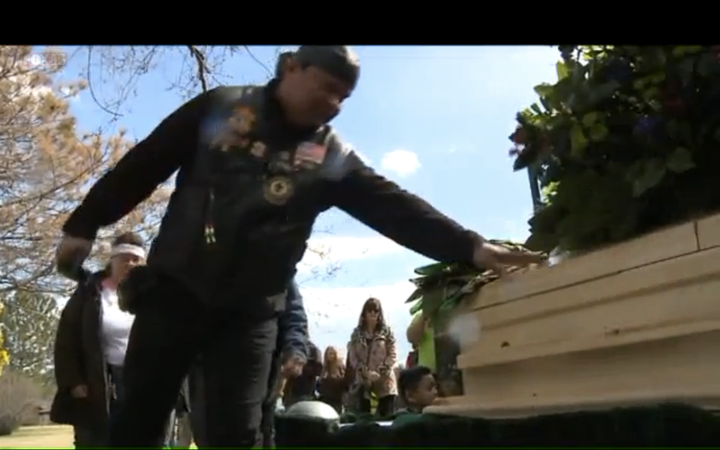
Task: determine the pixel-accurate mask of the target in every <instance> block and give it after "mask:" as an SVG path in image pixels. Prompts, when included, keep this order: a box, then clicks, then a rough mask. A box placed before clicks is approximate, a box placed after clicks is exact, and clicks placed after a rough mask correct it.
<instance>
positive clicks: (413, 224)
mask: <svg viewBox="0 0 720 450" xmlns="http://www.w3.org/2000/svg"><path fill="white" fill-rule="evenodd" d="M229 89H233V88H228V87H220V88H216V89H213V90H212V91H209V92H207V93H204V94H201V95H199V96H197V97H196V98H194V99H192V100H190V101H189V102H187V103H185V104H184V105H183V106H181V107H180V108H179V109H178V110H176V111H175V112H174V113H172V114H171V115H170V116H168V117H167V118H166V119H165V120H163V121H162V123H161V124H160V125H159V126H158V127H157V128H155V130H153V131H152V133H150V135H149V136H148V137H147V138H145V139H144V140H143V141H141V142H140V143H138V144H137V145H136V146H135V147H134V148H132V149H131V150H130V151H128V152H127V154H126V155H125V156H123V158H122V159H121V160H120V161H119V162H118V164H117V165H116V166H115V167H114V168H113V169H112V170H110V171H109V172H108V173H106V174H105V175H104V176H103V177H102V178H100V179H99V180H98V181H97V183H95V185H94V186H93V187H92V188H91V189H90V191H89V193H88V194H87V196H86V197H85V199H84V200H83V202H82V203H81V204H80V206H78V208H77V209H76V210H75V211H74V212H73V213H72V214H71V216H70V217H69V219H68V220H67V222H66V223H65V225H64V227H63V231H64V232H65V233H66V234H68V235H71V236H77V237H84V238H88V239H93V238H94V237H95V235H96V234H97V231H98V229H99V228H101V227H103V226H108V225H111V224H113V223H115V222H117V221H119V220H120V219H121V218H122V217H124V216H125V215H126V214H128V213H129V212H130V211H132V209H133V208H135V207H136V206H137V205H138V204H139V203H140V202H142V201H143V200H145V199H146V198H148V197H149V196H150V195H151V194H152V192H153V191H154V190H155V189H156V188H157V186H158V185H159V184H161V183H162V182H164V181H165V180H167V179H168V178H169V177H170V176H171V175H172V174H173V173H174V172H175V171H176V170H178V169H179V168H180V167H183V168H185V169H188V168H189V167H190V166H191V165H192V164H193V159H194V158H193V156H194V155H195V152H196V151H197V149H198V147H199V142H200V124H201V122H202V120H203V119H204V118H205V117H206V115H207V114H208V112H209V111H210V110H211V108H212V107H213V105H214V104H216V102H218V101H219V99H220V98H222V97H223V96H224V95H226V93H227V90H229ZM274 111H279V107H277V105H276V107H275V108H268V114H272V113H273V112H274ZM274 114H281V113H279V112H274ZM277 122H278V123H282V124H285V125H284V127H285V128H284V129H286V130H287V132H288V133H297V130H293V129H292V128H291V127H290V126H289V125H287V124H286V122H285V121H284V118H282V117H279V118H277ZM276 129H277V130H282V129H283V128H282V127H279V128H276ZM346 159H347V160H349V161H350V164H349V167H350V170H348V171H347V172H346V173H344V174H343V176H341V177H339V178H338V179H337V180H335V181H332V182H331V187H330V189H331V190H330V192H328V193H327V195H328V197H329V198H330V199H331V204H333V205H335V206H337V207H339V208H340V209H342V210H344V211H346V212H347V213H348V214H350V215H351V216H353V217H355V218H356V219H358V220H360V221H361V222H363V223H365V224H366V225H368V226H370V227H371V228H373V229H375V230H376V231H378V232H380V233H382V234H383V235H385V236H387V237H388V238H390V239H392V240H394V241H395V242H397V243H399V244H400V245H403V246H405V247H407V248H409V249H412V250H414V251H416V252H418V253H420V254H422V255H424V256H427V257H429V258H432V259H435V260H440V261H458V262H471V261H472V255H473V250H474V248H475V246H476V245H477V243H478V242H479V239H480V238H479V236H478V235H477V234H476V233H474V232H471V231H469V230H467V229H465V228H463V227H461V226H460V225H459V224H457V223H456V222H454V221H453V220H451V219H449V218H448V217H446V216H445V215H443V214H442V213H440V212H439V211H438V210H436V209H435V208H434V207H432V206H431V205H430V204H428V203H427V202H425V201H424V200H422V199H421V198H419V197H417V196H415V195H413V194H410V193H408V192H406V191H404V190H402V189H401V188H400V187H398V186H397V185H396V184H395V183H393V182H391V181H389V180H387V179H386V178H384V177H382V176H381V175H378V174H377V173H376V172H375V171H374V170H372V169H371V168H369V167H368V166H366V165H365V164H364V163H362V161H360V159H359V158H358V157H357V155H355V154H354V153H353V152H349V154H348V155H347V156H346ZM184 172H189V170H185V171H184ZM182 184H183V179H182V177H180V176H178V179H177V188H178V189H182Z"/></svg>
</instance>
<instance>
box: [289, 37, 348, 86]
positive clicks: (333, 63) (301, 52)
mask: <svg viewBox="0 0 720 450" xmlns="http://www.w3.org/2000/svg"><path fill="white" fill-rule="evenodd" d="M295 58H296V60H297V61H298V62H299V63H300V64H301V65H303V66H315V67H317V68H319V69H322V70H324V71H325V72H327V73H329V74H330V75H332V76H334V77H335V78H337V79H339V80H342V81H343V82H345V83H348V84H349V85H350V86H352V87H355V85H356V84H357V82H358V79H359V78H360V60H359V59H358V57H357V54H356V53H355V52H354V51H353V50H352V49H350V48H349V47H348V46H346V45H301V46H300V48H298V50H297V52H295Z"/></svg>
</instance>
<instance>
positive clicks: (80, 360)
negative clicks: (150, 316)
mask: <svg viewBox="0 0 720 450" xmlns="http://www.w3.org/2000/svg"><path fill="white" fill-rule="evenodd" d="M110 255H111V256H110V261H109V262H108V264H107V266H106V267H105V269H103V270H101V271H99V272H96V273H93V274H91V275H90V276H89V277H88V278H87V279H86V280H85V281H83V282H81V283H80V284H79V285H78V286H77V288H76V289H75V292H74V293H73V295H72V296H71V297H70V300H68V302H67V304H66V305H65V307H64V308H63V311H62V313H61V315H60V322H59V324H58V330H57V336H56V338H55V349H54V357H55V381H56V383H57V387H58V390H57V393H56V395H55V398H54V401H53V403H52V408H51V412H50V417H51V419H52V421H53V422H56V423H61V424H69V425H72V426H73V429H74V433H75V448H84V447H96V448H97V447H101V446H105V445H106V442H105V441H106V439H107V429H108V424H109V420H110V415H111V414H112V412H113V411H114V409H115V408H116V407H117V405H118V403H119V402H121V401H122V399H123V395H124V393H125V391H124V384H123V363H124V360H125V351H126V349H127V344H128V337H129V335H130V328H131V327H132V324H133V320H134V318H133V316H132V315H131V314H128V313H125V312H123V311H121V310H120V307H119V306H118V297H117V286H118V284H119V283H120V282H121V281H122V280H123V279H124V278H125V276H126V275H127V273H128V271H129V270H130V269H131V268H133V267H135V266H136V265H138V264H142V263H143V262H144V260H145V249H144V248H143V241H142V239H141V238H140V237H139V236H138V235H136V234H134V233H124V234H121V235H119V236H118V237H117V238H115V239H114V240H113V242H112V247H111V253H110Z"/></svg>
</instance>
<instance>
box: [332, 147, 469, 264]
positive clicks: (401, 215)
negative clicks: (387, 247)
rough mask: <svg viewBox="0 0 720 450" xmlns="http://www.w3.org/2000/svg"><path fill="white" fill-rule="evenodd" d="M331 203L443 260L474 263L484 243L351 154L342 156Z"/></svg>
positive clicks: (385, 232) (377, 228)
mask: <svg viewBox="0 0 720 450" xmlns="http://www.w3.org/2000/svg"><path fill="white" fill-rule="evenodd" d="M342 158H343V161H342V163H341V164H342V167H343V169H342V175H341V176H340V177H339V178H338V180H337V181H336V182H335V183H333V184H334V185H335V186H334V188H335V190H334V191H332V193H331V195H332V199H333V203H334V205H335V206H337V207H339V208H340V209H342V210H344V211H345V212H347V213H348V214H350V215H351V216H353V217H355V218H356V219H358V220H359V221H360V222H362V223H364V224H365V225H367V226H369V227H371V228H373V229H374V230H375V231H378V232H379V233H382V234H383V235H385V236H387V237H388V238H390V239H392V240H393V241H395V242H397V243H398V244H400V245H402V246H404V247H407V248H409V249H411V250H414V251H416V252H418V253H420V254H422V255H425V256H427V257H428V258H432V259H435V260H438V261H445V262H466V263H473V253H474V251H475V249H477V247H479V246H480V245H481V244H482V242H483V239H482V237H481V236H480V235H478V234H477V233H475V232H473V231H470V230H467V229H465V228H463V227H462V226H460V225H459V224H458V223H457V222H455V221H453V220H452V219H450V218H449V217H447V216H445V215H444V214H442V213H441V212H440V211H438V210H437V209H435V208H434V207H433V206H431V205H430V204H429V203H428V202H426V201H425V200H423V199H421V198H420V197H418V196H416V195H413V194H411V193H409V192H407V191H405V190H403V189H401V188H400V187H399V186H398V185H396V184H395V183H393V182H392V181H389V180H388V179H386V178H385V177H383V176H381V175H378V174H377V173H376V172H375V171H374V170H373V169H371V168H370V167H368V166H366V165H365V164H364V163H363V162H362V161H361V160H360V158H359V157H358V156H357V155H356V154H355V153H354V152H352V151H350V152H346V153H345V154H343V156H342Z"/></svg>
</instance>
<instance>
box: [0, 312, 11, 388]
mask: <svg viewBox="0 0 720 450" xmlns="http://www.w3.org/2000/svg"><path fill="white" fill-rule="evenodd" d="M3 307H4V306H3V304H2V302H0V316H2V313H3ZM4 344H5V339H3V329H2V327H0V376H2V371H3V367H5V366H6V365H7V363H8V362H9V361H10V358H9V355H8V352H7V349H5V345H4Z"/></svg>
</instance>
